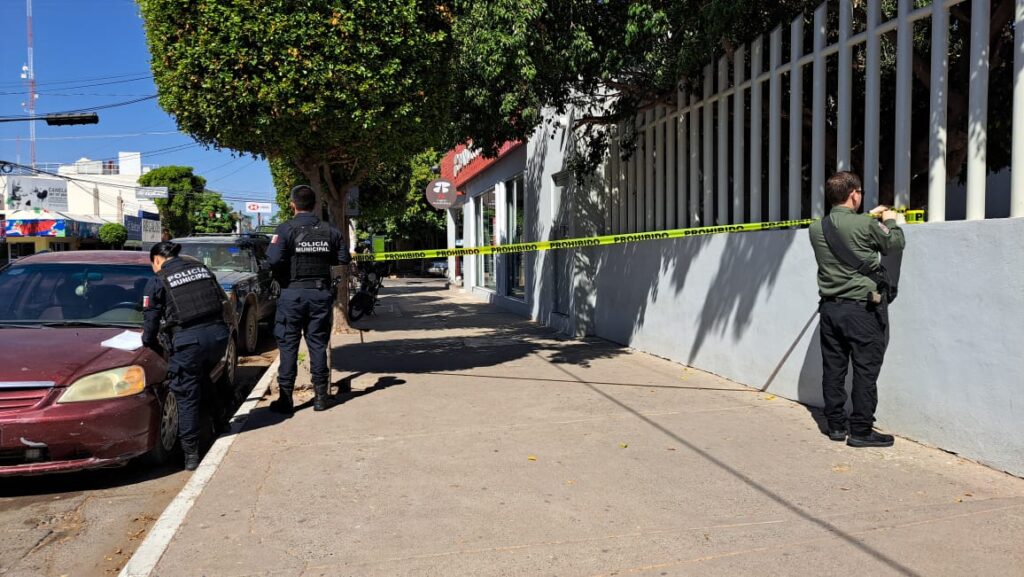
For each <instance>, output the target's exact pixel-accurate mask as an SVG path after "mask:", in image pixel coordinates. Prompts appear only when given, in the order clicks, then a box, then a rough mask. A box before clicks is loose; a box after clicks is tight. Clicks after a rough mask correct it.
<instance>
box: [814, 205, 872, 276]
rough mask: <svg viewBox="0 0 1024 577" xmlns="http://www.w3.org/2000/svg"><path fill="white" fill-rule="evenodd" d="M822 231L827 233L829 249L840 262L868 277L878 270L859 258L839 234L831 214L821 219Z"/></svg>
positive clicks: (826, 240)
mask: <svg viewBox="0 0 1024 577" xmlns="http://www.w3.org/2000/svg"><path fill="white" fill-rule="evenodd" d="M821 231H822V232H823V233H825V243H826V244H827V245H828V248H829V250H831V251H832V254H834V255H835V257H836V258H837V259H839V261H840V262H842V263H843V264H845V265H846V266H848V267H850V268H852V269H854V270H856V271H857V272H858V273H860V274H862V275H864V276H867V277H871V276H872V274H873V273H874V272H876V271H875V267H874V266H872V265H871V263H870V262H868V261H866V260H860V259H859V258H857V255H855V254H854V253H853V250H852V249H850V247H849V246H847V244H846V243H845V242H843V238H842V237H841V236H839V229H837V228H836V225H835V223H834V222H832V216H831V215H829V216H826V217H825V218H823V219H821Z"/></svg>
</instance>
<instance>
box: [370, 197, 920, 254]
mask: <svg viewBox="0 0 1024 577" xmlns="http://www.w3.org/2000/svg"><path fill="white" fill-rule="evenodd" d="M906 213H907V222H908V223H914V222H923V220H924V211H920V210H914V211H909V210H908V211H906ZM912 213H913V214H912ZM918 213H919V214H918ZM911 216H913V218H911ZM814 220H815V219H810V218H805V219H802V220H782V221H778V222H752V223H747V224H727V225H722V226H699V227H694V228H677V229H672V230H659V231H654V232H635V233H628V234H627V233H624V234H610V235H605V236H586V237H579V238H567V239H564V240H542V241H537V242H522V243H516V244H498V245H492V246H474V247H470V248H444V249H430V250H414V251H405V252H382V253H376V254H357V255H353V256H352V258H353V260H356V261H377V262H379V261H391V260H419V259H425V258H448V257H453V256H478V255H486V254H515V253H524V252H539V251H542V250H560V249H567V248H588V247H592V246H605V245H609V244H625V243H630V242H646V241H650V240H668V239H671V238H686V237H690V236H704V235H709V234H728V233H734V232H754V231H759V230H776V229H783V228H795V227H804V226H809V225H810V224H811V223H812V222H814Z"/></svg>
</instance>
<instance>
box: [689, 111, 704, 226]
mask: <svg viewBox="0 0 1024 577" xmlns="http://www.w3.org/2000/svg"><path fill="white" fill-rule="evenodd" d="M697 102H698V100H697V95H696V94H690V188H689V196H690V215H689V221H690V226H700V225H701V224H703V223H702V221H701V218H700V140H699V139H698V137H699V135H700V113H699V110H700V109H699V108H698V107H697Z"/></svg>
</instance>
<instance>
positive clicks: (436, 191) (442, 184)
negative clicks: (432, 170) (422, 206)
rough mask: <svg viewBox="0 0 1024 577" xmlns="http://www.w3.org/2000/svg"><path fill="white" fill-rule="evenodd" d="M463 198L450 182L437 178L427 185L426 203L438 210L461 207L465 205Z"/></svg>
mask: <svg viewBox="0 0 1024 577" xmlns="http://www.w3.org/2000/svg"><path fill="white" fill-rule="evenodd" d="M465 198H466V197H465V195H464V194H462V193H460V192H459V191H457V190H456V189H455V185H454V184H452V182H451V181H450V180H445V179H443V178H439V179H436V180H432V181H431V182H430V184H428V185H427V202H428V203H430V206H432V207H434V208H436V209H438V210H447V209H449V208H457V207H459V206H462V205H463V204H465Z"/></svg>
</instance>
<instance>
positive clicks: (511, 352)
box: [331, 328, 627, 374]
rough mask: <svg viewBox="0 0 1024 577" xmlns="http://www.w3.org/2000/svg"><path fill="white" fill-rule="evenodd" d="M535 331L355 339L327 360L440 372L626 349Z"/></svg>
mask: <svg viewBox="0 0 1024 577" xmlns="http://www.w3.org/2000/svg"><path fill="white" fill-rule="evenodd" d="M538 332H539V331H524V330H522V329H516V328H507V329H502V328H498V329H495V330H494V331H492V332H490V333H487V334H484V335H477V336H466V337H443V336H439V337H437V338H416V339H389V340H386V341H377V342H364V343H355V344H349V345H343V346H340V347H335V348H334V350H333V351H332V355H333V357H332V359H331V364H332V366H333V367H334V369H335V370H338V371H349V372H355V373H413V374H421V373H439V372H448V371H466V370H471V369H479V368H485V367H496V366H500V365H502V364H505V363H509V362H513V361H516V360H519V359H523V358H526V357H528V356H529V355H531V354H534V353H538V352H541V351H548V352H550V353H551V354H552V360H553V361H554V362H557V363H563V364H569V365H578V366H582V367H587V366H590V363H591V362H592V361H594V360H597V359H606V358H613V357H617V356H619V355H622V354H625V353H626V351H627V349H626V348H625V347H620V346H617V345H613V344H611V343H608V342H606V341H602V340H599V339H587V340H585V341H555V340H549V339H545V337H544V335H543V334H537V333H538ZM529 333H533V334H529ZM531 337H532V338H531Z"/></svg>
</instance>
